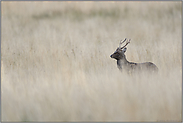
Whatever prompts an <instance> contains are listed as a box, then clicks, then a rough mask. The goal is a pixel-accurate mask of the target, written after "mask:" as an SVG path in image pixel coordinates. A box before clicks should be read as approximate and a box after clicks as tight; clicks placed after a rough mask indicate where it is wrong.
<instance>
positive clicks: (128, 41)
mask: <svg viewBox="0 0 183 123" xmlns="http://www.w3.org/2000/svg"><path fill="white" fill-rule="evenodd" d="M130 41H131V39H129V40H127V42H126V44H125V46H123V47H122V48H121V49H123V48H125V47H126V46H127V45H128V44H129V43H130Z"/></svg>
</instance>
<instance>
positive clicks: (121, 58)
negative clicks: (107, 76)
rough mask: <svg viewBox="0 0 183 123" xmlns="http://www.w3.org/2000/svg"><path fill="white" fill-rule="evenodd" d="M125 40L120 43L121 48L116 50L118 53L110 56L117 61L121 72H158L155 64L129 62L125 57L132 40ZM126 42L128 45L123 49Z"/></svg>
mask: <svg viewBox="0 0 183 123" xmlns="http://www.w3.org/2000/svg"><path fill="white" fill-rule="evenodd" d="M126 40H127V39H126V38H125V40H124V41H122V40H121V41H120V43H119V47H118V48H117V49H116V51H115V52H114V53H113V54H112V55H111V56H110V57H111V58H114V59H116V60H117V66H118V68H119V70H120V71H122V70H125V71H127V72H128V73H129V72H130V73H131V72H135V71H145V70H148V71H152V72H155V71H158V67H157V66H156V65H155V64H153V63H152V62H144V63H133V62H129V61H128V60H127V59H126V56H125V52H126V49H127V48H126V46H127V45H128V44H129V43H130V39H129V40H127V41H126ZM125 41H126V44H125V45H124V46H123V47H121V44H122V43H124V42H125Z"/></svg>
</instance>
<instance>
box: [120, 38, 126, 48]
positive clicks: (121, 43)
mask: <svg viewBox="0 0 183 123" xmlns="http://www.w3.org/2000/svg"><path fill="white" fill-rule="evenodd" d="M125 41H126V38H125V40H124V41H123V42H122V40H121V41H120V43H119V48H120V47H121V44H122V43H124V42H125Z"/></svg>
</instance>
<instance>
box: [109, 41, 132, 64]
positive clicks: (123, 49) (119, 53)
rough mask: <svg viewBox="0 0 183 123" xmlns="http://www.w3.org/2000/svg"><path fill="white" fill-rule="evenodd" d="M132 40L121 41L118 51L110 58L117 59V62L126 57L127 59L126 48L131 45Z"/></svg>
mask: <svg viewBox="0 0 183 123" xmlns="http://www.w3.org/2000/svg"><path fill="white" fill-rule="evenodd" d="M130 40H131V39H129V40H127V39H126V38H125V40H124V41H122V40H121V41H120V43H119V47H118V48H117V49H116V51H115V52H114V53H113V54H112V55H111V56H110V57H111V58H114V59H116V60H120V59H123V58H124V57H125V54H124V53H125V52H126V49H127V48H126V46H127V45H128V44H129V43H130ZM125 41H126V44H125V45H124V46H123V47H121V45H122V44H123V43H124V42H125Z"/></svg>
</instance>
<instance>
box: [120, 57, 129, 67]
mask: <svg viewBox="0 0 183 123" xmlns="http://www.w3.org/2000/svg"><path fill="white" fill-rule="evenodd" d="M128 64H129V62H128V61H127V59H126V56H124V57H123V58H122V59H119V60H117V66H118V68H119V69H122V68H123V67H125V66H128Z"/></svg>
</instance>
